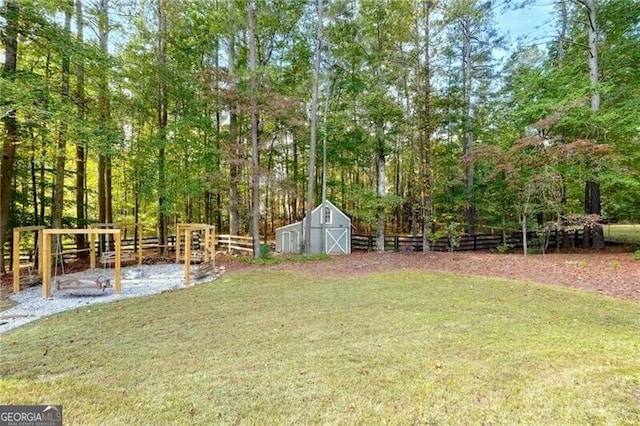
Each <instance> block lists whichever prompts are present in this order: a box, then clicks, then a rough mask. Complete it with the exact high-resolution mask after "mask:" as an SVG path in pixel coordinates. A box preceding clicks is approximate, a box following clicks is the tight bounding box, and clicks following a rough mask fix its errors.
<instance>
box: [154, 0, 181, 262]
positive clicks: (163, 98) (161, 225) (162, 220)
mask: <svg viewBox="0 0 640 426" xmlns="http://www.w3.org/2000/svg"><path fill="white" fill-rule="evenodd" d="M157 7H158V9H157V12H158V45H157V47H158V50H157V52H156V53H157V61H158V68H159V69H158V81H157V87H156V90H157V94H156V95H157V108H156V112H157V118H158V137H159V139H160V148H159V149H158V242H159V244H160V253H161V254H162V255H163V256H167V255H168V249H169V235H168V229H169V221H168V218H167V213H166V211H165V210H166V206H165V203H166V200H165V194H166V191H167V188H166V175H165V173H166V170H165V162H166V151H165V143H166V137H167V135H166V128H167V123H168V113H167V95H166V93H165V81H164V72H165V71H164V67H165V62H166V56H165V43H166V29H167V28H166V25H167V22H166V16H165V3H164V1H163V0H158V5H157ZM177 238H178V237H177V236H176V244H178V241H177Z"/></svg>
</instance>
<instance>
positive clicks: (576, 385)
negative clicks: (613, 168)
mask: <svg viewBox="0 0 640 426" xmlns="http://www.w3.org/2000/svg"><path fill="white" fill-rule="evenodd" d="M639 334H640V321H639V318H638V304H633V303H628V302H622V301H617V300H612V299H608V298H603V297H599V296H597V295H593V294H586V293H580V292H576V291H571V290H567V289H560V288H556V287H553V288H551V287H543V286H538V285H534V284H528V283H521V282H515V281H507V280H499V279H488V278H477V277H463V276H458V275H451V274H434V273H427V272H418V271H402V272H399V271H395V272H389V273H382V274H375V275H370V276H366V277H358V278H345V279H324V280H323V279H318V278H313V277H310V276H300V275H299V274H298V275H296V274H292V273H283V272H274V271H237V272H233V273H228V274H227V275H225V276H223V277H222V278H221V279H219V280H218V281H216V282H214V283H212V284H209V285H201V286H197V287H193V288H190V289H186V290H178V291H175V292H170V293H163V294H160V295H156V296H153V297H146V298H140V299H130V300H123V301H120V302H117V303H112V304H105V305H93V306H91V307H86V308H82V309H78V310H76V311H72V312H67V313H64V314H60V315H55V316H52V317H49V318H47V319H44V320H42V321H38V322H36V323H31V324H28V325H26V326H23V327H21V328H19V329H16V330H13V331H11V332H9V333H6V334H3V335H0V344H1V345H2V350H1V351H0V377H2V378H3V379H2V381H1V382H0V400H2V401H3V403H5V404H62V405H63V407H64V417H65V424H69V425H72V424H80V425H84V424H106V425H110V424H114V425H115V424H128V425H135V424H140V425H146V424H236V423H237V424H385V423H392V424H416V423H417V424H517V423H522V424H562V425H571V424H575V425H582V424H616V425H624V424H628V425H631V424H639V423H640V358H639V357H638V353H640V339H638V335H639Z"/></svg>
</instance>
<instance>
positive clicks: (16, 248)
mask: <svg viewBox="0 0 640 426" xmlns="http://www.w3.org/2000/svg"><path fill="white" fill-rule="evenodd" d="M19 291H20V230H18V229H14V230H13V292H14V293H17V292H19Z"/></svg>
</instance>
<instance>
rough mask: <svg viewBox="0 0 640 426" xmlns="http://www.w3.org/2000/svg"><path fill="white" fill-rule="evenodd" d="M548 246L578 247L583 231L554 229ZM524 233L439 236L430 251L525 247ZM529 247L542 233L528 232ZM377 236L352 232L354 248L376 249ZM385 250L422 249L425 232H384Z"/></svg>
mask: <svg viewBox="0 0 640 426" xmlns="http://www.w3.org/2000/svg"><path fill="white" fill-rule="evenodd" d="M548 237H549V241H548V248H549V249H553V248H556V247H578V246H581V245H582V243H583V238H584V231H583V230H582V229H576V230H573V231H554V232H552V233H551V234H550V235H549V236H548ZM522 241H523V238H522V232H512V233H508V234H506V235H504V236H503V235H499V234H476V235H472V236H470V235H461V236H460V237H459V239H458V240H457V241H455V242H453V241H451V240H450V239H449V238H447V237H442V238H439V239H438V240H436V241H432V242H430V244H429V250H431V251H476V250H497V249H498V248H499V247H505V244H507V245H508V247H509V248H514V249H521V248H523V242H522ZM527 241H528V243H529V244H528V246H529V247H535V246H534V244H538V247H539V241H540V236H539V235H538V234H537V233H536V232H535V231H529V232H527ZM376 249H377V238H376V236H375V235H357V234H352V235H351V250H352V251H376ZM384 249H385V251H395V252H400V251H422V235H418V236H410V235H388V236H387V235H385V238H384Z"/></svg>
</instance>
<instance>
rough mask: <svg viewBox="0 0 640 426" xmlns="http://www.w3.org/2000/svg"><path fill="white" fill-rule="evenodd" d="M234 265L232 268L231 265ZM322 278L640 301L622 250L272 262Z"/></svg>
mask: <svg viewBox="0 0 640 426" xmlns="http://www.w3.org/2000/svg"><path fill="white" fill-rule="evenodd" d="M232 268H233V267H232ZM268 268H270V269H276V270H293V271H300V272H306V273H311V274H314V275H317V276H324V277H343V276H349V275H356V274H367V273H372V272H382V271H393V270H403V269H422V270H433V271H446V272H455V273H461V274H466V275H482V276H492V277H501V278H510V279H518V280H527V281H533V282H538V283H543V284H551V285H563V286H568V287H574V288H579V289H584V290H587V291H592V292H596V293H599V294H602V295H606V296H611V297H615V298H619V299H625V300H630V301H635V302H640V260H634V259H633V253H630V252H629V251H624V252H623V251H620V250H605V251H598V252H576V253H558V254H556V253H554V254H545V255H541V254H536V255H528V256H526V257H525V256H523V255H522V254H498V253H486V252H473V253H471V252H466V253H454V254H449V253H410V254H404V253H384V254H376V253H354V254H351V255H348V256H335V257H334V258H332V259H331V260H328V261H318V262H311V263H306V262H304V263H289V264H278V265H275V266H269V267H268Z"/></svg>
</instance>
